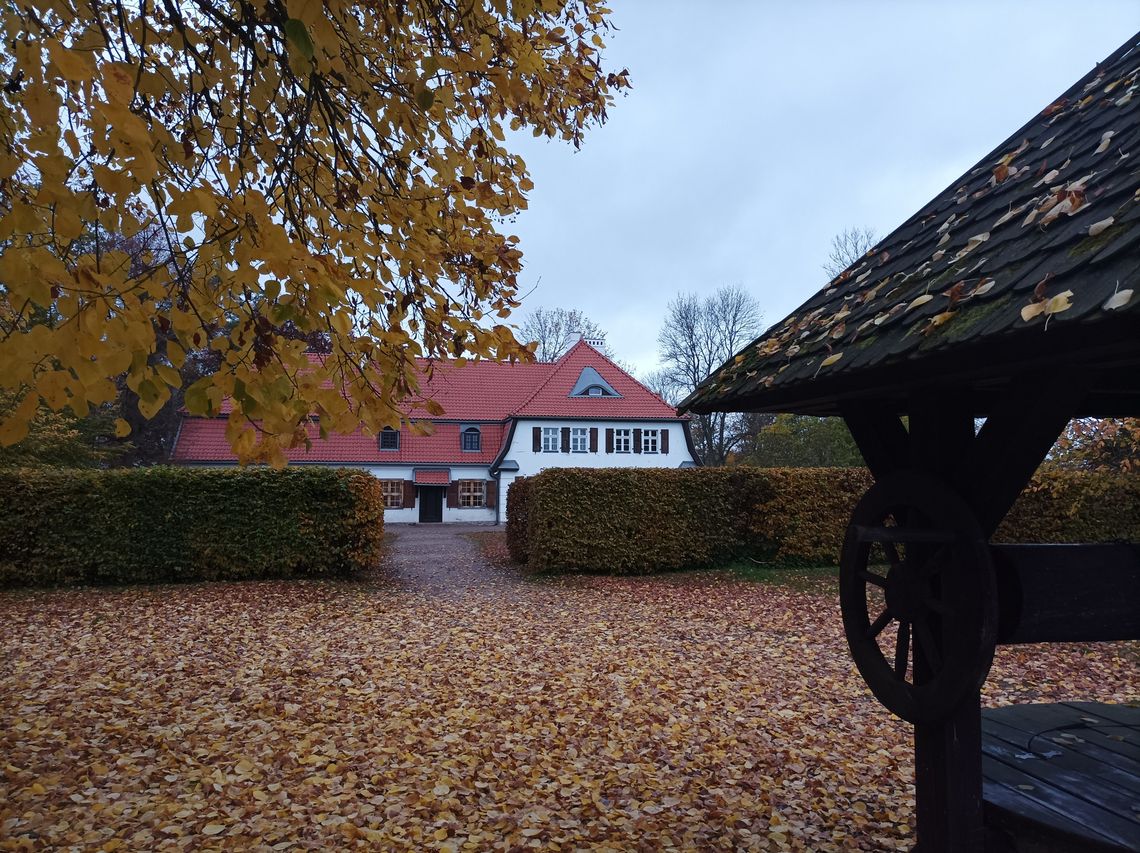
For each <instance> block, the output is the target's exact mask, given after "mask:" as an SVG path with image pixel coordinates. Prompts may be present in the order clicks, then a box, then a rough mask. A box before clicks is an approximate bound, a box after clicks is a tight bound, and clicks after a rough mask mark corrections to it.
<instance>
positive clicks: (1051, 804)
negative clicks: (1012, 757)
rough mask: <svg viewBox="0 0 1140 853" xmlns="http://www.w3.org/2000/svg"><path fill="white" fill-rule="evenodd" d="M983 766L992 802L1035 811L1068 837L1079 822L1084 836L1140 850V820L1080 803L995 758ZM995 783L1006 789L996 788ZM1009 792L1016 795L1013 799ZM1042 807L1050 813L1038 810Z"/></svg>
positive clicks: (986, 788) (1063, 792)
mask: <svg viewBox="0 0 1140 853" xmlns="http://www.w3.org/2000/svg"><path fill="white" fill-rule="evenodd" d="M982 767H983V773H984V776H985V780H986V782H987V783H989V785H987V786H986V787H985V791H986V796H987V798H988V799H990V801H991V802H994V803H996V804H1000V805H1001V806H1002V807H1003V808H1007V809H1009V810H1011V811H1015V812H1016V811H1022V810H1028V809H1031V808H1032V809H1033V810H1034V811H1035V812H1037V813H1038V814H1039V815H1040V818H1041V820H1042V822H1043V823H1045V824H1046V825H1047V826H1049V827H1050V829H1054V830H1056V831H1058V832H1064V833H1065V834H1067V835H1071V834H1073V832H1074V830H1073V829H1072V824H1074V823H1076V824H1078V825H1079V826H1080V827H1082V830H1081V837H1084V838H1088V839H1092V840H1095V841H1099V842H1101V843H1103V842H1112V843H1114V844H1117V845H1119V848H1120V849H1122V850H1133V851H1134V850H1137V849H1140V819H1137V820H1133V819H1128V818H1123V817H1121V816H1119V815H1117V814H1115V813H1114V812H1112V811H1110V810H1108V809H1105V808H1102V807H1101V806H1098V805H1096V804H1094V803H1090V802H1088V801H1086V800H1079V799H1077V798H1075V797H1073V796H1072V795H1071V794H1070V793H1069V792H1067V791H1065V790H1062V789H1060V788H1057V787H1055V786H1054V785H1052V784H1050V783H1048V782H1043V781H1041V780H1040V779H1037V778H1036V777H1034V776H1031V775H1029V774H1027V773H1025V772H1023V771H1022V770H1020V769H1019V768H1016V767H1010V766H1009V765H1007V764H1003V763H1002V762H1000V761H997V760H994V759H992V758H987V759H984V760H983V762H982ZM995 783H996V784H997V785H999V786H1004V789H1005V790H1000V789H994V787H993V785H994V784H995ZM1007 792H1016V794H1015V796H1014V797H1010V796H1008V794H1007ZM1018 797H1020V800H1019V799H1018ZM1030 804H1033V805H1030ZM1041 806H1043V807H1045V808H1046V809H1047V810H1048V811H1042V810H1041V809H1040V808H1038V807H1041ZM1076 849H1080V848H1076Z"/></svg>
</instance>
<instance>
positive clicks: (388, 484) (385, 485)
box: [380, 480, 404, 509]
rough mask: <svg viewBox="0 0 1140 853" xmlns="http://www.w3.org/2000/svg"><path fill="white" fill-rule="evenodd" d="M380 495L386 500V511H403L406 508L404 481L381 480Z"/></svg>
mask: <svg viewBox="0 0 1140 853" xmlns="http://www.w3.org/2000/svg"><path fill="white" fill-rule="evenodd" d="M380 494H381V495H382V496H383V498H384V509H402V508H403V506H404V481H403V480H381V481H380Z"/></svg>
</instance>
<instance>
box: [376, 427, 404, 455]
mask: <svg viewBox="0 0 1140 853" xmlns="http://www.w3.org/2000/svg"><path fill="white" fill-rule="evenodd" d="M380 449H381V450H399V449H400V433H399V431H398V430H394V429H390V428H387V427H386V428H385V429H384V430H382V431H381V433H380Z"/></svg>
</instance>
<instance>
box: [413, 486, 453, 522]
mask: <svg viewBox="0 0 1140 853" xmlns="http://www.w3.org/2000/svg"><path fill="white" fill-rule="evenodd" d="M417 488H418V489H419V491H420V523H421V524H424V523H432V522H440V521H443V493H444V492H446V491H447V488H446V487H445V486H417Z"/></svg>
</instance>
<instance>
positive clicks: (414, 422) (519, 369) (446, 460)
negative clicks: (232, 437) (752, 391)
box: [172, 340, 697, 524]
mask: <svg viewBox="0 0 1140 853" xmlns="http://www.w3.org/2000/svg"><path fill="white" fill-rule="evenodd" d="M420 395H421V397H422V398H423V399H424V400H434V401H435V402H436V403H438V404H439V405H440V407H441V408H442V409H443V414H442V415H438V416H427V415H424V416H420V415H419V414H414V415H413V416H409V418H408V419H407V420H406V422H405V423H404V424H403V425H402V426H401V428H400V429H398V430H394V429H393V430H384V431H383V432H382V433H381V434H380V435H379V436H374V435H366V434H364V433H363V432H356V433H353V434H352V435H345V436H329V437H328V438H326V439H320V438H314V439H313V441H312V447H311V448H310V449H309V450H308V451H307V452H306V451H305V449H304V448H299V449H296V450H293V451H290V452H289V459H290V464H291V465H305V464H311V465H333V466H339V467H353V468H360V469H363V470H367V471H369V472H370V473H371V474H372V475H373V476H375V477H376V478H377V479H379V480H380V481H381V484H382V490H383V493H384V501H385V512H384V521H385V523H386V524H392V523H395V524H398V523H433V522H457V521H469V522H485V523H498V522H502V521H505V520H506V516H507V512H508V510H509V507H507V506H506V496H507V489H508V488H509V486H510V484H511V483H512V482H514V480H515V478H517V477H524V476H530V475H532V474H537V473H538V472H540V471H542V470H543V469H545V468H553V467H581V468H678V467H691V466H693V465H695V464H697V456H696V452H695V450H694V449H693V444H692V439H691V437H690V435H689V424H688V421H687V419H685V418H680V417H678V416H677V412H676V410H675V409H674V408H673V407H672V406H670V405H669V404H667V403H666V402H664V401H663V400H662V399H661V398H660V397H658V396H657V395H656V394H654V393H653V392H651V391H649V389H647V388H646V387H645V386H643V385H642V384H641V383H639V382H638V381H637V380H636V379H634V378H633V377H632V376H630V375H629V374H628V373H626V372H625V371H623V370H622V369H621V368H619V367H618V366H617V365H616V364H614V363H613V362H612V361H610V360H609V359H608V358H606V356H605V355H603V354H602V353H601V352H600V351H599V349H598V348H597V347H596V346H595V345H593V343H592V342H588V341H585V340H582V341H579V342H578V343H577V344H575V345H574V346H573V347H572V348H571V349H570V350H569V351H568V352H567V353H566V354H565V355H563V356H562V357H561V358H560V359H558V361H555V362H553V363H549V364H501V363H498V362H489V361H479V362H468V363H466V364H464V365H462V366H456V365H452V364H447V363H439V362H436V363H434V364H433V365H431V369H430V370H429V369H428V367H427V365H426V364H425V373H424V378H423V381H422V386H421V389H420ZM420 410H421V409H419V408H417V409H416V410H415V411H416V412H419V411H420ZM225 426H226V423H225V417H224V416H223V417H218V418H198V417H191V416H188V415H187V416H184V418H183V421H182V425H181V428H180V430H179V434H178V438H177V440H176V442H175V446H174V451H173V453H172V461H173V462H176V463H179V464H185V465H233V464H236V458H235V456H234V455H233V453H232V451H231V450H230V448H229V444H228V442H227V441H226V438H225Z"/></svg>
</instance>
